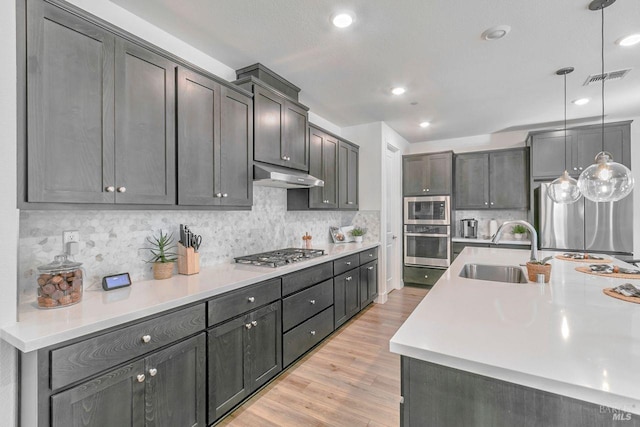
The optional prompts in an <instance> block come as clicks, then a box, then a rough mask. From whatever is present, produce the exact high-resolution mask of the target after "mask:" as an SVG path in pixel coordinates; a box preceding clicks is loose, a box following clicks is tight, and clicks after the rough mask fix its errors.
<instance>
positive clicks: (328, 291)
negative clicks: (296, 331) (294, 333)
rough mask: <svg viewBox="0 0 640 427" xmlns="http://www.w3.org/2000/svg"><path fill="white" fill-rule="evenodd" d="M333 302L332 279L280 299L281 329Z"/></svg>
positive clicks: (295, 323) (290, 326) (296, 322)
mask: <svg viewBox="0 0 640 427" xmlns="http://www.w3.org/2000/svg"><path fill="white" fill-rule="evenodd" d="M332 304H333V279H329V280H327V281H324V282H322V283H319V284H317V285H315V286H312V287H310V288H309V289H305V290H304V291H302V292H298V293H297V294H295V295H291V296H290V297H287V298H285V299H284V300H282V330H284V331H286V330H289V329H291V328H293V327H294V326H296V325H297V324H298V323H300V322H303V321H305V320H307V319H308V318H310V317H312V316H314V315H316V314H317V313H320V312H321V311H322V310H324V309H325V308H327V307H329V306H330V305H332Z"/></svg>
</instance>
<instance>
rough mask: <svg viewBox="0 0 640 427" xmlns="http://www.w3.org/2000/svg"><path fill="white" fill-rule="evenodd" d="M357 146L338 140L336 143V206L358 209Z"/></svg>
mask: <svg viewBox="0 0 640 427" xmlns="http://www.w3.org/2000/svg"><path fill="white" fill-rule="evenodd" d="M358 157H359V148H358V147H357V146H355V145H353V144H350V143H347V142H344V141H339V145H338V207H339V208H340V209H349V210H357V209H358V200H359V194H358V168H359V163H358V162H359V159H358Z"/></svg>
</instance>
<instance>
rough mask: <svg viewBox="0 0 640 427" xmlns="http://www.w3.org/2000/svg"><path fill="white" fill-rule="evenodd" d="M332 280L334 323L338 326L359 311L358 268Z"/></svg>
mask: <svg viewBox="0 0 640 427" xmlns="http://www.w3.org/2000/svg"><path fill="white" fill-rule="evenodd" d="M356 267H357V265H356ZM333 280H334V282H333V295H334V301H333V305H334V324H335V328H338V327H339V326H341V325H343V324H344V323H345V322H346V321H347V320H349V319H351V317H353V316H354V315H355V314H357V313H358V311H360V270H359V269H357V268H355V269H353V270H350V271H347V272H346V273H343V274H341V275H339V276H336V277H335V278H334V279H333Z"/></svg>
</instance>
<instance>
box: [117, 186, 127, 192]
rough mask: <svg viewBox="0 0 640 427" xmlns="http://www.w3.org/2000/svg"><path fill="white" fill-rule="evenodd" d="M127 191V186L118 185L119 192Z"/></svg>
mask: <svg viewBox="0 0 640 427" xmlns="http://www.w3.org/2000/svg"><path fill="white" fill-rule="evenodd" d="M126 191H127V187H118V193H124V192H126Z"/></svg>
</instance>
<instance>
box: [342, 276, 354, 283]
mask: <svg viewBox="0 0 640 427" xmlns="http://www.w3.org/2000/svg"><path fill="white" fill-rule="evenodd" d="M344 280H346V281H347V282H350V281H351V280H353V277H351V276H349V277H347V278H345V279H344Z"/></svg>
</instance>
